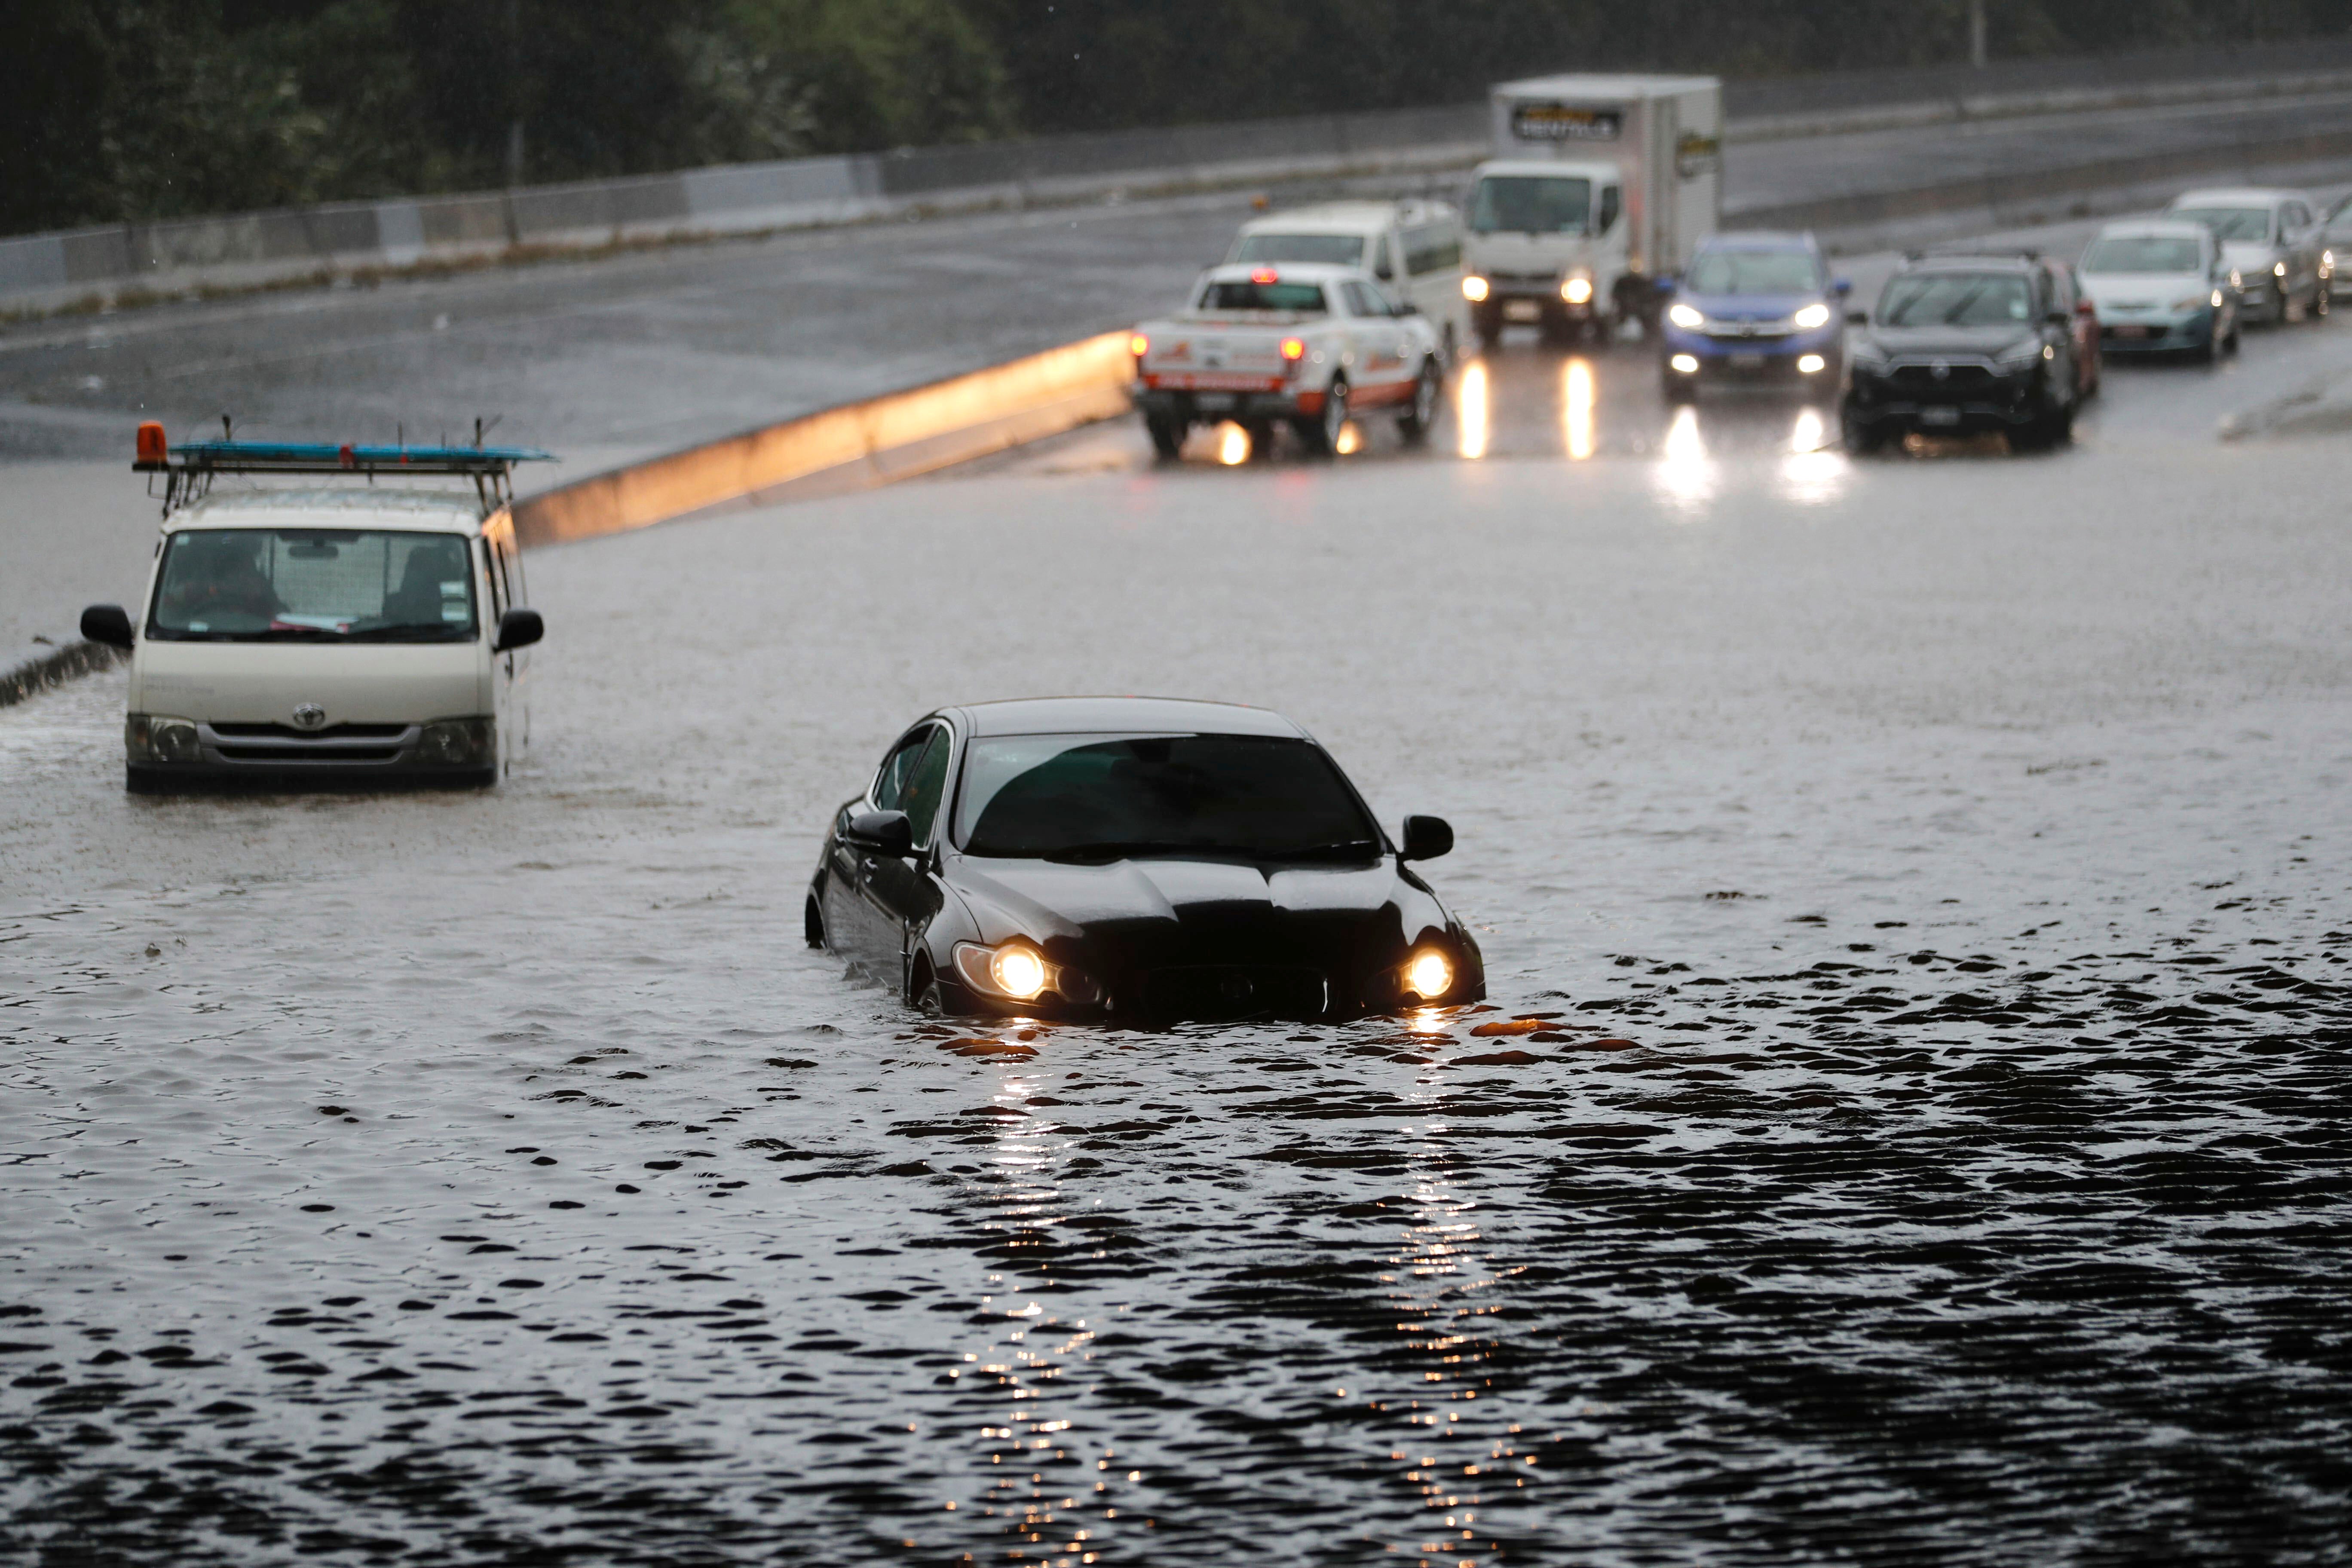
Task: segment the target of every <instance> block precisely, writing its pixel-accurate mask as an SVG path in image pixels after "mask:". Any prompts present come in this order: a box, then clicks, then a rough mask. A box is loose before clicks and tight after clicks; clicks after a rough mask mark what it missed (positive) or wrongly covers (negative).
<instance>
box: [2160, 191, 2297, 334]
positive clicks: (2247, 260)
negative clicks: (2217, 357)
mask: <svg viewBox="0 0 2352 1568" xmlns="http://www.w3.org/2000/svg"><path fill="white" fill-rule="evenodd" d="M2165 216H2168V217H2177V218H2189V219H2192V220H2194V221H2195V222H2198V223H2201V224H2203V225H2204V226H2206V227H2208V228H2210V229H2211V230H2212V231H2213V237H2215V238H2216V239H2218V240H2220V241H2221V254H2222V256H2223V257H2224V258H2227V260H2228V261H2229V263H2230V268H2231V271H2233V272H2235V273H2236V274H2237V275H2238V279H2239V283H2240V286H2241V287H2242V289H2244V292H2245V299H2244V302H2243V305H2242V310H2243V311H2244V313H2245V314H2246V315H2247V316H2249V317H2251V318H2252V319H2254V320H2256V321H2286V320H2288V319H2289V318H2290V317H2292V316H2293V315H2294V314H2295V312H2296V311H2297V310H2303V311H2305V312H2306V313H2307V314H2308V315H2311V316H2325V315H2326V314H2327V306H2328V297H2329V295H2330V293H2331V292H2332V289H2330V287H2329V285H2330V281H2331V279H2332V276H2333V274H2334V272H2335V267H2334V265H2333V262H2332V260H2331V258H2329V255H2328V251H2327V231H2326V228H2325V227H2324V226H2322V225H2321V224H2320V222H2319V217H2318V213H2317V211H2316V209H2315V208H2314V207H2313V205H2312V202H2311V198H2310V197H2309V196H2307V195H2304V194H2303V193H2302V192H2301V191H2281V190H2271V189H2267V188H2263V187H2257V186H2238V187H2231V188H2228V189H2218V190H2209V191H2190V192H2189V193H2188V194H2186V195H2181V196H2178V197H2175V198H2174V200H2173V203H2172V205H2171V206H2169V207H2168V208H2167V209H2166V211H2165Z"/></svg>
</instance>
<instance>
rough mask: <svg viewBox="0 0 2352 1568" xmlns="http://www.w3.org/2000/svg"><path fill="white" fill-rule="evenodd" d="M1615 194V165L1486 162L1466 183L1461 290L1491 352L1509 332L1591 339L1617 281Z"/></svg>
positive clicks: (1619, 216) (1622, 225)
mask: <svg viewBox="0 0 2352 1568" xmlns="http://www.w3.org/2000/svg"><path fill="white" fill-rule="evenodd" d="M1624 216H1625V188H1624V182H1623V179H1622V176H1621V175H1620V174H1619V173H1618V171H1617V167H1616V165H1614V164H1612V163H1559V162H1553V161H1549V160H1543V161H1538V160H1531V159H1507V158H1506V159H1496V160H1494V161H1492V162H1490V163H1481V164H1480V165H1479V166H1478V168H1477V170H1476V172H1475V174H1473V175H1472V176H1471V184H1470V200H1469V224H1468V228H1469V236H1468V242H1467V244H1466V246H1465V250H1466V252H1467V256H1468V264H1467V266H1466V267H1465V270H1464V272H1463V278H1462V290H1463V295H1464V298H1465V300H1466V301H1467V302H1468V304H1469V306H1470V319H1471V326H1472V329H1473V330H1474V331H1475V332H1476V333H1477V334H1478V340H1479V342H1482V343H1486V344H1492V343H1493V342H1495V341H1496V339H1497V338H1499V337H1500V336H1501V335H1502V331H1503V328H1504V327H1505V326H1506V325H1509V324H1520V325H1526V326H1532V327H1536V328H1538V329H1540V330H1541V331H1542V332H1543V334H1544V336H1545V337H1546V338H1548V339H1553V340H1562V339H1572V338H1575V337H1580V336H1592V335H1596V334H1598V333H1599V332H1601V331H1605V330H1606V324H1607V323H1608V322H1609V321H1611V319H1612V293H1611V292H1610V290H1611V289H1612V288H1613V286H1614V284H1615V282H1616V280H1617V279H1619V278H1622V277H1623V276H1624V275H1625V270H1626V262H1627V249H1628V243H1627V230H1628V229H1629V228H1630V225H1629V224H1627V223H1626V222H1625V221H1624Z"/></svg>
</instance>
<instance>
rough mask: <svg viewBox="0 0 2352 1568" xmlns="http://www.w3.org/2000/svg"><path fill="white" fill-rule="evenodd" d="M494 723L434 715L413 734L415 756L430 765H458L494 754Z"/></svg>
mask: <svg viewBox="0 0 2352 1568" xmlns="http://www.w3.org/2000/svg"><path fill="white" fill-rule="evenodd" d="M498 743H499V731H498V724H497V721H494V720H489V719H436V720H435V721H433V722H432V723H430V724H427V725H425V732H424V733H423V734H422V735H419V736H418V737H417V738H416V760H417V761H418V762H420V763H424V764H425V766H426V767H430V768H462V767H471V766H478V765H479V764H481V763H488V762H489V761H490V760H491V758H492V757H493V756H495V755H496V754H497V752H498Z"/></svg>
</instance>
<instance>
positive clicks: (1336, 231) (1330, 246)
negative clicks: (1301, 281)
mask: <svg viewBox="0 0 2352 1568" xmlns="http://www.w3.org/2000/svg"><path fill="white" fill-rule="evenodd" d="M1225 260H1226V261H1227V262H1229V263H1230V262H1236V261H1262V262H1266V263H1269V264H1277V265H1278V264H1280V263H1282V262H1285V261H1315V262H1324V263H1328V264H1329V265H1331V266H1334V267H1359V268H1363V270H1365V271H1367V272H1369V273H1370V274H1371V275H1372V276H1373V277H1374V278H1375V279H1378V280H1379V281H1380V285H1381V288H1382V289H1386V290H1387V291H1388V292H1389V294H1390V295H1391V297H1392V298H1393V299H1395V300H1397V302H1398V303H1400V304H1405V305H1411V306H1412V308H1413V310H1414V311H1415V312H1416V313H1418V314H1420V315H1423V316H1426V317H1428V318H1429V324H1430V325H1431V326H1432V327H1433V328H1434V329H1435V330H1436V332H1437V341H1438V344H1439V347H1440V348H1441V350H1442V351H1443V352H1444V355H1445V363H1448V364H1452V363H1454V359H1455V357H1456V355H1457V354H1458V353H1460V351H1461V345H1462V344H1464V343H1465V342H1468V341H1469V337H1470V312H1469V306H1468V303H1467V301H1465V300H1464V299H1463V298H1462V215H1461V214H1460V213H1458V212H1456V211H1455V210H1454V208H1453V207H1451V206H1448V205H1446V204H1444V202H1425V201H1396V202H1321V203H1318V204H1317V205H1314V206H1305V207H1294V208H1292V209H1291V210H1290V211H1288V212H1285V213H1276V214H1273V215H1271V216H1266V217H1261V218H1252V219H1251V220H1250V221H1249V222H1247V223H1245V224H1244V225H1242V231H1241V233H1240V234H1239V235H1238V236H1236V237H1234V247H1233V249H1232V250H1231V251H1230V252H1229V253H1227V255H1226V257H1225Z"/></svg>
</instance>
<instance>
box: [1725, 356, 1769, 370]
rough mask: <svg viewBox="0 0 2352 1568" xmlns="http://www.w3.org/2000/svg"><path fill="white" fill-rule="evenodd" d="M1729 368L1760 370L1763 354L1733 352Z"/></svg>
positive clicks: (1762, 363)
mask: <svg viewBox="0 0 2352 1568" xmlns="http://www.w3.org/2000/svg"><path fill="white" fill-rule="evenodd" d="M1731 368H1732V369H1734V370H1762V369H1763V368H1764V356H1763V355H1762V354H1733V355H1732V356H1731Z"/></svg>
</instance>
